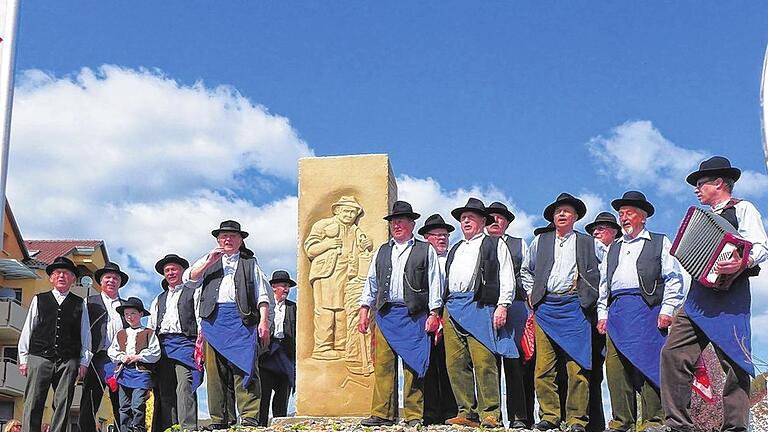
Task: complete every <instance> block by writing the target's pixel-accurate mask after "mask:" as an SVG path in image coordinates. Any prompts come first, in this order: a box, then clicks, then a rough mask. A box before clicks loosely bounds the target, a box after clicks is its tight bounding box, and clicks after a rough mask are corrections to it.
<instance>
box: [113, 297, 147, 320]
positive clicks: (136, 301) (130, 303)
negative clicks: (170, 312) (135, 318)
mask: <svg viewBox="0 0 768 432" xmlns="http://www.w3.org/2000/svg"><path fill="white" fill-rule="evenodd" d="M128 308H132V309H137V310H139V311H140V312H141V314H142V316H149V315H150V314H149V311H148V310H146V309H144V302H143V301H141V299H140V298H138V297H128V300H123V302H122V303H120V306H118V307H116V308H115V310H116V311H117V313H119V314H120V315H122V314H123V311H124V310H126V309H128Z"/></svg>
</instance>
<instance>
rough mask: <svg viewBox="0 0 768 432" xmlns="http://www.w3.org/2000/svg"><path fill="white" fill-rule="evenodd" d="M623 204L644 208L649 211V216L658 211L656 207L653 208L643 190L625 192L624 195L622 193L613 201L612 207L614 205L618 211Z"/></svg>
mask: <svg viewBox="0 0 768 432" xmlns="http://www.w3.org/2000/svg"><path fill="white" fill-rule="evenodd" d="M623 206H631V207H637V208H639V209H642V210H643V211H645V212H646V213H648V217H651V216H653V214H654V213H655V212H656V209H654V208H653V204H651V203H650V202H648V200H647V199H645V195H644V194H643V193H642V192H638V191H627V192H624V195H622V196H621V198H619V199H615V200H613V201H611V207H613V208H614V209H615V210H616V211H618V210H619V209H620V208H622V207H623Z"/></svg>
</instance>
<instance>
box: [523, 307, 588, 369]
mask: <svg viewBox="0 0 768 432" xmlns="http://www.w3.org/2000/svg"><path fill="white" fill-rule="evenodd" d="M534 315H535V316H536V325H537V326H539V327H541V330H542V331H543V332H544V333H545V334H546V335H547V336H549V337H550V338H551V339H552V340H553V341H554V342H555V344H557V346H559V347H560V348H562V349H563V350H564V351H565V352H566V354H568V355H569V356H570V357H571V358H572V359H573V360H574V361H575V362H576V363H578V364H579V366H581V367H583V368H584V369H586V370H592V342H591V341H592V329H591V327H590V325H589V321H587V318H586V317H585V316H584V311H582V310H581V303H580V302H579V296H577V295H566V296H555V295H547V296H545V297H544V300H542V301H541V303H539V304H538V306H536V310H535V311H534Z"/></svg>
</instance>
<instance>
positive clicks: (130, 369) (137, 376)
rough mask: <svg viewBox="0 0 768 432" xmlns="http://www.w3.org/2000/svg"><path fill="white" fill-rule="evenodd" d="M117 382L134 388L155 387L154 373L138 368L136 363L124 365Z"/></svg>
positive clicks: (147, 388) (145, 388) (146, 388)
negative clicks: (153, 381)
mask: <svg viewBox="0 0 768 432" xmlns="http://www.w3.org/2000/svg"><path fill="white" fill-rule="evenodd" d="M117 383H118V384H120V385H121V386H123V387H128V388H132V389H144V390H149V389H151V388H152V387H154V384H153V383H152V373H151V372H149V371H141V370H138V369H136V363H132V364H129V365H124V366H123V368H122V370H120V372H118V374H117Z"/></svg>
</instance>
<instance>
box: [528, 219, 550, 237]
mask: <svg viewBox="0 0 768 432" xmlns="http://www.w3.org/2000/svg"><path fill="white" fill-rule="evenodd" d="M554 230H555V224H553V223H552V222H550V223H548V224H547V226H543V227H538V228H536V229H535V230H533V235H535V236H537V235H539V234H544V233H546V232H550V231H554Z"/></svg>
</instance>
